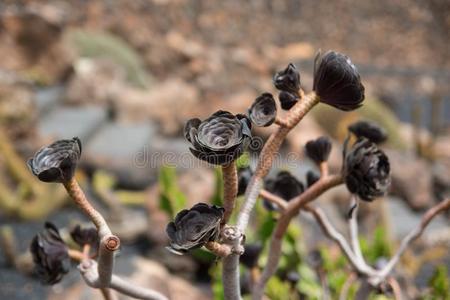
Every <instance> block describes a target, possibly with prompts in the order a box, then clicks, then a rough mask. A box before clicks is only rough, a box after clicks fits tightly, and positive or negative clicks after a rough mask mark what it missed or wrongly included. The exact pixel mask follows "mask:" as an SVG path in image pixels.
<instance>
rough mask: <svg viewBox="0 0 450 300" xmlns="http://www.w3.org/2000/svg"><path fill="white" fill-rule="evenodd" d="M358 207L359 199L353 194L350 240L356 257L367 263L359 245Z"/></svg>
mask: <svg viewBox="0 0 450 300" xmlns="http://www.w3.org/2000/svg"><path fill="white" fill-rule="evenodd" d="M358 208H359V203H358V199H357V198H356V196H355V195H352V198H351V204H350V209H351V214H350V216H349V217H350V218H349V220H348V224H349V228H350V241H351V245H352V249H353V252H354V253H355V256H356V259H357V260H358V262H359V263H360V264H366V262H365V261H364V257H363V255H362V252H361V246H360V245H359V239H358V220H357V219H358Z"/></svg>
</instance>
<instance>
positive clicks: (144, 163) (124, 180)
mask: <svg viewBox="0 0 450 300" xmlns="http://www.w3.org/2000/svg"><path fill="white" fill-rule="evenodd" d="M154 136H155V129H154V125H153V124H151V123H149V122H145V123H136V124H127V123H115V122H111V123H107V124H106V125H104V126H103V127H102V128H101V129H100V130H99V131H98V132H96V133H95V135H94V136H93V137H92V139H91V140H90V141H89V142H88V143H87V144H86V145H85V147H84V149H85V150H84V153H83V158H84V160H85V161H87V162H89V163H92V164H94V165H99V166H100V165H101V166H103V167H104V168H105V169H107V170H108V171H110V172H113V173H114V174H115V176H116V177H117V180H118V185H120V186H128V185H130V184H131V185H137V184H138V183H139V184H140V185H142V186H145V185H148V184H149V183H150V182H151V181H152V180H154V179H155V176H156V169H155V168H154V167H152V163H153V160H154V156H151V154H153V153H152V152H151V151H150V152H149V151H148V149H150V145H151V142H152V140H153V137H154ZM149 153H150V155H147V154H149Z"/></svg>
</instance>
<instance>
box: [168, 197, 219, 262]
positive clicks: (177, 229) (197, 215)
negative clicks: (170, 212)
mask: <svg viewBox="0 0 450 300" xmlns="http://www.w3.org/2000/svg"><path fill="white" fill-rule="evenodd" d="M223 213H224V209H223V208H222V207H218V206H215V205H213V206H210V205H208V204H205V203H198V204H196V205H194V206H193V207H192V208H191V209H184V210H182V211H180V212H179V213H178V214H177V216H176V217H175V220H174V221H173V222H170V223H169V224H168V225H167V227H166V233H167V235H168V237H169V239H170V248H172V249H173V250H175V252H176V253H177V254H182V253H184V252H187V251H188V250H191V249H195V248H200V247H202V246H203V245H204V244H205V243H207V242H209V241H214V240H216V239H217V238H218V235H219V230H220V222H221V220H222V217H223Z"/></svg>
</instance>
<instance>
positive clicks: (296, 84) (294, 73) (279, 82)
mask: <svg viewBox="0 0 450 300" xmlns="http://www.w3.org/2000/svg"><path fill="white" fill-rule="evenodd" d="M273 84H274V85H275V87H276V88H277V89H278V90H280V91H285V92H289V93H291V94H293V95H297V96H298V95H299V92H298V91H299V89H300V73H299V72H298V70H297V68H296V67H295V66H294V64H292V63H290V64H289V65H288V66H287V67H286V68H285V69H284V70H282V71H280V72H277V73H276V74H275V76H274V77H273Z"/></svg>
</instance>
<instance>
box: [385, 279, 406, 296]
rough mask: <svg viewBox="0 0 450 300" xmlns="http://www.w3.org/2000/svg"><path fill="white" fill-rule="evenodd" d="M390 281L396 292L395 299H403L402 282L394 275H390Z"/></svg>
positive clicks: (393, 290)
mask: <svg viewBox="0 0 450 300" xmlns="http://www.w3.org/2000/svg"><path fill="white" fill-rule="evenodd" d="M388 283H389V285H390V286H391V288H392V292H393V293H394V299H395V300H402V298H403V297H402V289H401V287H400V284H399V283H398V281H397V280H396V279H395V278H393V277H389V279H388Z"/></svg>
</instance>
